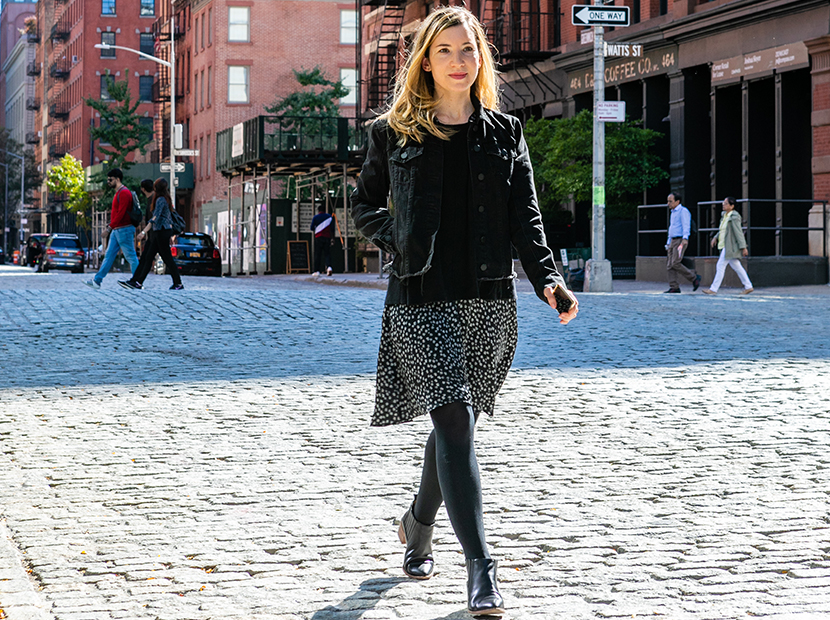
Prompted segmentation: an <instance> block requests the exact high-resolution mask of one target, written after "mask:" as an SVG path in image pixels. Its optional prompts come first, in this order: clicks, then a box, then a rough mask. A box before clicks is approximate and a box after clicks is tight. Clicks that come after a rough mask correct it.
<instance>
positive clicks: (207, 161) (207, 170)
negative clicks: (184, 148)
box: [204, 134, 210, 177]
mask: <svg viewBox="0 0 830 620" xmlns="http://www.w3.org/2000/svg"><path fill="white" fill-rule="evenodd" d="M204 158H205V176H206V177H209V176H210V134H208V135H207V139H206V140H205V154H204Z"/></svg>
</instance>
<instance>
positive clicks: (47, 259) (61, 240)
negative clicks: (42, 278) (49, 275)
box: [43, 233, 84, 273]
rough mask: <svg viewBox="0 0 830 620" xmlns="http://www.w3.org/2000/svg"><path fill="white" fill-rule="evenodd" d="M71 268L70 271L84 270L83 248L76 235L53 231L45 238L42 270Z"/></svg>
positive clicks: (81, 271) (79, 271) (78, 271)
mask: <svg viewBox="0 0 830 620" xmlns="http://www.w3.org/2000/svg"><path fill="white" fill-rule="evenodd" d="M50 269H71V270H72V273H83V272H84V249H83V248H82V247H81V242H80V240H79V239H78V235H70V234H65V233H55V234H53V235H50V236H49V238H48V239H47V240H46V249H45V251H44V255H43V271H49V270H50Z"/></svg>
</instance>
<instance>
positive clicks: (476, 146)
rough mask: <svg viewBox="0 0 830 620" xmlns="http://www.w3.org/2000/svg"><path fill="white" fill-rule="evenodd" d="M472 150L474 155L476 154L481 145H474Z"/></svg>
mask: <svg viewBox="0 0 830 620" xmlns="http://www.w3.org/2000/svg"><path fill="white" fill-rule="evenodd" d="M473 150H474V151H475V152H476V153H478V152H479V151H480V150H481V145H480V144H476V145H475V146H474V147H473Z"/></svg>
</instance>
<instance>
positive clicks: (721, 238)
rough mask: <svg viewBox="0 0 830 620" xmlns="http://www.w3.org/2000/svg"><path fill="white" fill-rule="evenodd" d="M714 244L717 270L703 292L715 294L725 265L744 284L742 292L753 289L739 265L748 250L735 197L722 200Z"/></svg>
mask: <svg viewBox="0 0 830 620" xmlns="http://www.w3.org/2000/svg"><path fill="white" fill-rule="evenodd" d="M715 244H717V246H718V249H719V250H720V258H718V265H717V271H716V272H715V279H714V281H713V282H712V286H711V287H709V288H705V289H703V292H704V293H706V294H707V295H716V294H717V292H718V289H719V288H720V285H721V282H723V276H724V274H725V273H726V266H727V265H729V266H730V267H732V269H734V270H735V273H737V274H738V277H739V278H740V279H741V284H743V285H744V290H743V294H744V295H747V294H749V293H751V292H752V291H753V290H754V289H753V288H752V282H750V280H749V276H748V275H747V274H746V270H745V269H744V267H743V265H741V256H748V255H749V251H748V250H747V249H746V237H744V231H743V229H742V228H741V214H740V213H738V212H737V211H735V199H734V198H732V196H727V197H726V198H725V199H724V201H723V214H722V215H721V220H720V229H719V230H718V234H717V235H716V236H715V238H714V239H712V247H713V248H714V247H715Z"/></svg>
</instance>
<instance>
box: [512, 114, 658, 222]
mask: <svg viewBox="0 0 830 620" xmlns="http://www.w3.org/2000/svg"><path fill="white" fill-rule="evenodd" d="M593 135H594V119H593V114H592V113H591V112H590V111H589V110H583V111H582V112H580V113H579V114H577V115H576V116H574V117H573V118H568V119H555V120H534V119H531V120H529V121H528V122H527V127H526V128H525V137H526V140H527V145H528V149H529V151H530V158H531V161H532V162H533V169H534V173H535V178H536V190H537V192H538V194H539V201H540V206H541V208H542V211H543V213H544V214H545V216H546V219H562V216H561V214H562V210H561V205H562V203H564V202H567V201H568V200H571V199H573V200H575V201H576V202H583V201H590V200H591V199H592V191H593V190H592V187H593V159H594V154H593V153H594V140H593ZM662 138H663V136H662V134H660V133H659V132H657V131H653V130H651V129H643V128H642V127H640V124H639V122H638V121H626V122H624V123H607V124H606V125H605V200H606V215H607V216H608V217H611V218H623V219H630V218H633V217H636V214H637V204H638V203H639V202H640V201H641V199H642V193H643V191H644V190H646V189H648V188H650V187H654V186H655V185H656V184H657V183H659V182H660V181H661V180H663V179H665V178H668V176H669V174H668V172H666V170H664V169H663V167H662V166H661V162H660V158H659V156H657V155H656V153H655V152H654V145H655V144H656V143H657V141H658V140H660V139H662Z"/></svg>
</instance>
